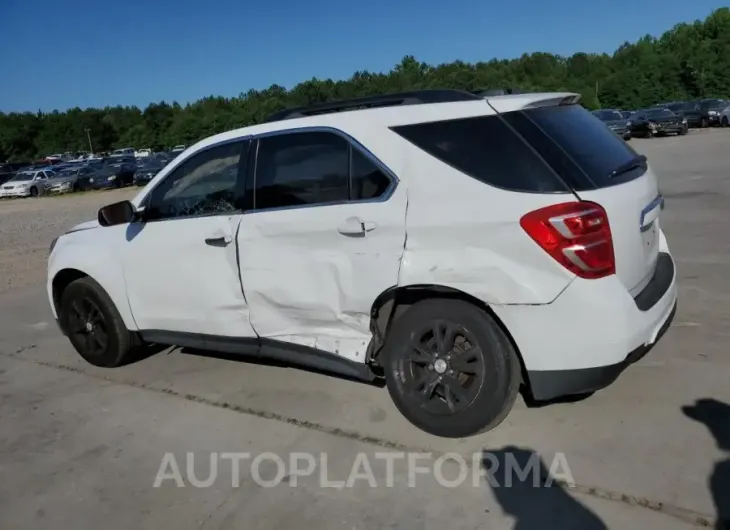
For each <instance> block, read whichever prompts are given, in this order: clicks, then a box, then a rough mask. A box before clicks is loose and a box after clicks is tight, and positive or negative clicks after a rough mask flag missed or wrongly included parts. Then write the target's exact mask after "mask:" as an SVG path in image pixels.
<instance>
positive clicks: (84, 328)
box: [66, 294, 109, 358]
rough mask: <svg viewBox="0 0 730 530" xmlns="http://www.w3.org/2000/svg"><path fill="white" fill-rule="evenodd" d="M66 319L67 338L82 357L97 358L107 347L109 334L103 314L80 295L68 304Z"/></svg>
mask: <svg viewBox="0 0 730 530" xmlns="http://www.w3.org/2000/svg"><path fill="white" fill-rule="evenodd" d="M69 309H70V311H69V314H68V315H67V316H66V318H67V326H68V327H67V331H68V333H69V338H70V340H71V342H72V343H73V344H74V346H75V347H76V349H77V350H78V351H79V353H80V354H81V355H82V356H83V357H84V358H87V357H90V358H99V357H102V356H103V355H104V353H106V351H107V348H108V347H109V333H108V328H107V323H106V320H105V318H104V314H103V313H102V312H101V310H100V309H99V306H98V305H97V304H96V302H95V301H94V300H93V298H92V297H91V296H90V295H88V294H85V295H81V296H78V297H76V298H74V299H73V300H72V301H71V302H70V306H69Z"/></svg>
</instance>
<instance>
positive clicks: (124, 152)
mask: <svg viewBox="0 0 730 530" xmlns="http://www.w3.org/2000/svg"><path fill="white" fill-rule="evenodd" d="M109 156H134V149H133V148H131V147H124V148H122V149H115V150H114V151H112V153H111V155H109Z"/></svg>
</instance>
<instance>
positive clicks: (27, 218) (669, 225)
mask: <svg viewBox="0 0 730 530" xmlns="http://www.w3.org/2000/svg"><path fill="white" fill-rule="evenodd" d="M632 144H633V145H634V146H635V148H636V149H637V150H638V151H640V152H643V153H645V154H646V155H647V156H648V157H649V159H650V162H651V164H652V165H653V167H654V169H655V170H656V171H657V172H658V174H659V176H660V180H661V188H662V192H663V193H664V195H665V197H666V199H667V209H666V210H665V212H664V213H663V217H662V226H663V228H664V230H665V231H666V233H667V238H668V240H669V245H670V248H671V249H672V252H673V254H674V256H675V259H676V261H677V266H678V271H679V278H680V280H679V282H680V283H679V291H680V292H679V296H680V302H679V308H678V313H677V317H676V319H675V323H674V325H673V326H672V327H671V328H670V330H669V331H668V333H667V335H666V336H665V338H664V339H663V341H662V342H661V343H660V344H659V345H658V346H657V347H656V348H655V349H654V350H652V352H651V354H650V355H649V356H647V357H646V358H645V359H642V360H641V361H640V362H639V363H637V364H636V365H634V366H632V367H631V368H630V369H629V370H627V371H626V372H625V373H624V374H623V375H622V376H621V377H620V378H619V379H618V381H616V383H615V384H614V385H612V386H611V387H609V388H607V389H605V390H603V391H601V392H598V393H596V394H595V395H594V396H592V397H590V398H589V399H586V400H583V401H579V402H575V403H560V404H551V405H549V406H545V407H538V408H534V407H528V406H527V405H526V404H525V403H523V402H521V401H519V402H518V403H517V404H516V406H515V409H514V410H513V412H512V414H511V415H510V416H509V418H508V420H507V421H505V422H504V423H503V424H502V425H501V426H500V427H499V428H497V429H496V430H495V431H493V432H490V433H487V434H485V435H482V436H477V437H472V438H469V439H465V440H445V439H439V438H434V437H431V436H428V435H425V434H424V433H422V432H420V431H418V430H416V429H415V428H413V427H412V426H410V425H409V424H408V423H407V422H406V421H405V420H404V419H403V418H402V417H401V416H400V415H399V414H398V412H397V411H396V410H395V408H394V406H393V405H392V403H391V402H390V399H389V397H388V395H387V392H385V391H384V390H383V389H379V388H375V387H371V386H367V385H362V384H356V383H351V382H347V381H342V380H340V379H337V378H331V377H327V376H324V375H320V374H313V373H309V372H306V371H301V370H295V369H288V368H285V367H280V366H272V365H267V364H259V363H256V362H253V361H252V362H239V361H237V360H231V359H227V358H222V357H220V356H214V355H211V354H206V353H204V352H180V351H169V352H167V353H162V354H158V355H154V356H152V357H150V358H148V359H145V360H143V361H140V362H138V363H135V364H133V365H130V366H127V367H124V368H119V369H115V370H103V369H96V368H93V367H90V366H89V365H87V364H85V363H84V362H82V361H81V360H80V359H79V357H78V355H77V354H76V353H75V352H73V351H72V349H71V348H70V346H69V344H68V341H67V340H65V339H64V338H63V337H61V336H60V334H59V333H58V331H57V330H56V329H55V328H54V325H53V323H52V321H51V315H50V312H49V310H48V302H47V300H46V295H45V260H46V256H47V252H48V245H49V243H50V241H51V240H52V238H53V237H55V236H56V235H58V234H59V233H60V232H62V231H63V230H65V229H66V228H68V227H70V226H72V225H73V224H76V223H78V222H81V221H84V220H87V219H89V218H93V217H94V215H95V212H96V210H97V209H98V207H99V206H102V205H104V204H108V203H111V202H114V201H116V200H119V199H121V198H128V197H131V196H133V195H134V193H136V190H121V191H115V192H104V193H95V194H88V195H79V196H69V197H58V198H44V199H37V200H31V199H22V200H14V201H2V202H0V269H1V270H2V272H3V283H2V284H1V285H0V289H1V290H2V291H1V292H0V314H1V315H2V316H3V318H2V319H0V425H2V429H0V528H8V529H11V528H12V529H19V528H29V529H30V528H33V529H35V528H51V527H69V528H79V529H83V528H98V527H100V526H103V527H105V528H120V529H127V528H132V527H133V528H137V529H147V528H149V529H154V530H157V529H159V528H160V527H163V528H166V527H173V526H174V527H176V528H179V529H188V528H191V529H192V528H196V529H199V528H207V529H210V528H216V529H217V528H220V529H224V528H225V529H228V528H241V527H245V528H259V529H269V528H272V529H273V528H287V527H292V526H298V527H301V528H306V529H309V528H311V529H313V530H314V529H317V530H323V529H326V530H329V529H335V528H386V527H387V528H434V529H436V528H444V527H448V528H454V529H456V528H489V529H490V530H491V529H508V528H519V529H528V530H531V529H533V528H534V529H538V528H539V529H540V530H543V529H544V530H551V529H554V530H558V529H560V530H565V529H568V528H576V529H580V530H594V529H595V530H599V529H603V528H618V529H622V530H623V529H639V528H641V529H642V530H654V529H656V530H659V529H661V530H671V529H675V528H676V529H681V528H686V529H689V528H707V527H715V519H716V518H717V516H718V513H720V514H721V515H722V516H723V517H725V518H728V519H730V455H729V454H728V453H729V452H730V412H728V411H730V385H728V381H729V380H730V355H728V344H730V283H729V282H728V281H727V271H728V268H729V267H730V215H728V204H730V130H710V131H693V132H692V133H691V134H690V135H689V136H686V137H681V138H676V137H670V138H657V139H653V140H633V141H632ZM701 399H712V400H716V402H719V403H715V404H714V405H711V406H709V408H707V409H704V412H705V413H704V414H698V413H695V412H691V411H690V410H689V409H687V408H686V407H692V406H693V405H694V404H695V403H697V401H698V400H701ZM694 410H695V411H697V410H699V409H694ZM700 412H701V411H700ZM515 446H517V447H519V448H520V450H522V451H525V452H530V453H534V454H538V455H539V456H540V457H541V458H542V460H543V462H544V463H547V465H549V462H550V461H551V459H552V458H553V457H554V456H555V455H556V454H563V455H564V456H565V458H566V460H567V462H568V463H569V465H570V470H571V471H572V475H573V478H574V479H575V482H576V487H575V488H574V489H571V490H569V491H568V490H563V489H562V488H557V489H551V490H549V491H545V490H544V489H540V488H537V489H535V488H520V487H517V488H511V489H508V490H506V489H504V488H502V489H499V488H495V487H492V488H490V487H489V486H488V485H486V484H483V483H482V484H481V486H480V487H478V488H475V487H472V486H471V481H469V483H468V484H467V485H466V486H460V487H458V488H455V489H449V488H444V487H442V486H438V485H436V484H434V483H432V482H429V481H427V480H424V481H423V482H418V487H410V486H409V485H408V484H407V483H406V482H407V479H408V477H406V476H405V475H404V474H401V475H399V476H398V477H397V480H396V482H395V484H394V485H393V486H392V487H377V488H371V487H369V486H368V485H367V481H359V482H358V483H357V485H356V486H355V487H354V488H339V489H338V488H322V487H320V486H321V484H317V482H316V480H315V479H316V477H309V479H310V480H309V481H307V482H306V483H305V484H300V485H299V486H298V487H297V488H293V487H290V486H291V481H290V480H288V479H287V480H285V481H284V483H283V484H282V485H281V486H278V487H275V488H262V487H261V486H260V485H257V484H255V483H254V481H253V480H252V479H251V477H252V475H251V473H250V472H249V471H246V470H245V469H248V468H245V469H244V471H242V474H241V477H240V478H241V480H242V481H243V485H242V486H240V487H237V488H232V486H231V477H230V475H229V474H226V475H225V476H223V477H222V478H220V479H219V480H217V481H215V483H214V484H213V486H212V487H208V488H195V487H191V486H190V484H189V483H187V482H186V484H187V487H184V488H179V487H176V486H175V485H174V484H170V483H167V484H166V485H164V486H163V487H161V488H153V487H152V484H153V481H154V478H155V475H156V473H157V471H158V469H159V466H160V463H161V459H162V457H163V455H164V454H165V453H167V452H172V453H174V454H176V455H178V458H179V459H178V462H180V465H181V466H183V467H184V465H185V460H184V457H185V453H186V452H195V453H196V454H200V455H201V459H203V455H207V454H208V452H210V451H216V452H219V453H220V452H226V451H245V452H249V453H250V454H252V455H253V454H257V453H261V452H264V451H274V452H276V453H277V454H280V455H287V454H289V453H291V452H293V451H311V452H314V453H319V452H326V453H327V455H328V459H329V462H330V466H329V467H330V469H331V472H332V473H333V474H334V475H335V478H334V479H342V478H347V476H348V472H349V470H350V469H351V467H352V465H353V461H354V459H355V455H356V454H357V453H358V452H363V453H369V454H372V453H373V452H375V451H428V452H433V453H434V454H436V455H438V454H444V453H457V454H460V455H473V454H475V453H476V454H479V453H481V452H485V451H486V452H488V453H491V454H504V452H505V451H509V452H514V450H515V449H514V447H515ZM197 462H198V461H197V459H196V463H197ZM196 465H197V464H196ZM201 466H202V467H201V475H203V476H204V475H205V469H208V467H206V465H203V464H201ZM228 469H229V472H230V465H229V467H228ZM397 469H402V468H397ZM183 471H185V470H183ZM374 472H375V473H376V475H377V477H378V485H379V486H380V485H382V484H383V477H382V475H381V474H380V471H379V470H378V469H374ZM448 473H451V474H450V475H449V477H454V476H455V475H456V474H457V473H455V472H454V471H453V470H452V471H450V472H448ZM343 474H344V475H343ZM187 476H189V474H188V475H187ZM267 476H268V477H269V478H270V476H271V474H268V475H267ZM320 478H321V476H320ZM334 479H333V480H334ZM716 528H721V527H720V526H717V527H716Z"/></svg>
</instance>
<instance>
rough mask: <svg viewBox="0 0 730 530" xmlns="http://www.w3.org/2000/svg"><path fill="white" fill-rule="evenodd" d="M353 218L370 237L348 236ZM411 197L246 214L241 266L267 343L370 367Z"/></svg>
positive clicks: (394, 277)
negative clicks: (380, 303)
mask: <svg viewBox="0 0 730 530" xmlns="http://www.w3.org/2000/svg"><path fill="white" fill-rule="evenodd" d="M352 217H357V218H359V219H361V220H362V221H363V222H368V223H374V224H375V225H376V228H374V229H373V230H371V231H369V232H367V233H366V235H365V236H352V235H346V234H343V233H340V231H339V230H338V227H341V226H342V225H343V224H345V223H346V221H347V220H348V219H350V218H352ZM404 241H405V190H402V192H398V191H396V193H395V194H394V195H393V197H391V199H390V200H389V201H386V202H382V203H370V204H356V203H353V204H342V205H333V206H326V207H318V208H298V209H291V210H279V211H275V212H257V213H255V214H249V215H244V216H243V218H242V221H241V226H240V231H239V247H240V250H239V262H240V268H241V278H242V282H243V286H244V292H245V296H246V300H247V302H248V304H249V307H250V310H251V324H252V326H253V328H254V329H255V331H256V333H257V334H258V335H259V336H260V337H265V338H270V339H275V340H281V341H287V342H293V343H296V344H302V345H307V346H311V347H316V348H318V349H321V350H325V351H328V352H331V353H335V354H339V355H342V356H343V357H346V358H349V359H352V360H358V361H362V360H364V358H365V351H366V349H367V345H368V343H369V342H370V338H371V332H370V311H371V308H372V304H373V302H374V301H375V299H376V298H377V297H378V295H380V294H381V293H382V292H383V291H385V290H387V289H389V288H391V287H394V286H395V285H397V282H398V270H399V267H400V260H401V256H402V254H403V246H404Z"/></svg>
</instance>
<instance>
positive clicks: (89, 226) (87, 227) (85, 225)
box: [66, 219, 100, 234]
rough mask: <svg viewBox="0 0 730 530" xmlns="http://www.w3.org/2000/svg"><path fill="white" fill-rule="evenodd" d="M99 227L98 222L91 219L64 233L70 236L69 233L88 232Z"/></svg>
mask: <svg viewBox="0 0 730 530" xmlns="http://www.w3.org/2000/svg"><path fill="white" fill-rule="evenodd" d="M99 226H100V225H99V221H98V220H97V219H93V220H91V221H84V222H83V223H80V224H77V225H76V226H74V227H73V228H71V229H70V230H69V231H68V232H66V233H67V234H70V233H71V232H79V231H80V230H90V229H92V228H99Z"/></svg>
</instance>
